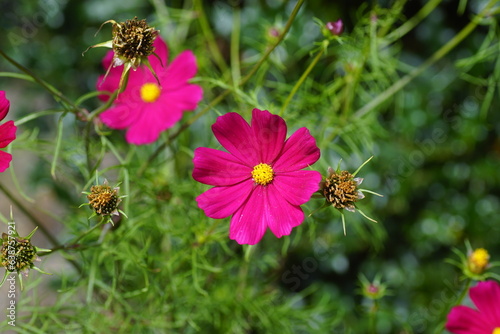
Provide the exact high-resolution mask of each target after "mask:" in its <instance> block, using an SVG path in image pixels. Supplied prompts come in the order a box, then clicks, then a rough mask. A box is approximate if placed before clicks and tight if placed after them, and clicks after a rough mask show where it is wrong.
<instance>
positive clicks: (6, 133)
mask: <svg viewBox="0 0 500 334" xmlns="http://www.w3.org/2000/svg"><path fill="white" fill-rule="evenodd" d="M16 130H17V127H16V126H15V125H14V121H8V122H5V123H4V124H2V125H0V148H4V147H6V146H7V145H9V144H10V143H11V142H12V141H13V140H14V139H16ZM11 161H12V155H10V154H9V153H7V152H3V151H0V173H2V172H4V171H5V170H6V169H7V168H9V165H10V162H11Z"/></svg>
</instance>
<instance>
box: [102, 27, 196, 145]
mask: <svg viewBox="0 0 500 334" xmlns="http://www.w3.org/2000/svg"><path fill="white" fill-rule="evenodd" d="M153 45H154V46H155V53H156V54H157V55H158V58H159V59H158V58H157V57H156V56H155V55H151V56H149V57H148V60H149V62H150V63H151V66H152V68H153V69H154V71H155V72H156V75H157V76H158V79H159V81H160V85H158V82H157V81H156V79H155V78H154V76H153V74H152V73H151V71H150V70H149V69H148V68H146V67H145V66H140V67H139V68H138V69H137V70H135V71H133V70H132V71H130V76H129V79H128V84H127V88H126V89H125V90H124V91H123V92H122V93H120V94H119V95H118V98H117V99H116V100H115V102H114V105H113V106H112V107H111V108H110V109H108V110H106V111H104V112H103V113H102V114H101V115H100V119H101V120H102V122H103V123H104V124H106V125H107V126H108V127H110V128H112V129H125V128H127V129H128V130H127V134H126V140H127V142H129V143H131V144H135V145H142V144H149V143H152V142H154V141H156V140H157V139H158V136H159V135H160V133H161V132H162V131H165V130H166V129H169V128H171V127H172V126H173V125H174V124H175V123H177V122H178V121H179V120H180V119H181V117H182V114H183V112H184V111H186V110H194V109H196V107H197V105H198V102H199V101H200V100H201V99H202V96H203V90H202V89H201V87H200V86H198V85H193V84H189V83H188V80H189V79H191V78H192V77H194V76H195V75H196V72H197V70H198V67H197V66H196V58H195V56H194V54H193V53H192V52H191V51H184V52H182V53H181V54H180V55H179V56H177V58H176V59H175V60H174V61H173V62H172V63H171V64H170V65H167V60H168V49H167V45H166V44H165V42H164V41H163V40H162V39H161V37H160V36H158V37H157V38H156V39H155V41H154V44H153ZM160 59H161V61H160ZM112 60H113V51H109V52H108V54H107V55H106V57H105V58H104V59H103V67H104V68H105V69H107V68H108V67H109V65H110V64H111V61H112ZM122 70H123V66H118V67H114V68H112V69H111V70H110V72H109V74H108V76H107V77H106V78H104V76H100V77H99V80H98V82H97V89H98V90H101V91H110V92H113V91H115V90H116V89H117V88H118V85H119V82H120V77H121V74H122ZM100 98H101V99H102V100H103V101H106V100H107V99H108V98H109V97H108V96H107V95H101V96H100Z"/></svg>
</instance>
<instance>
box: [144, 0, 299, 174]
mask: <svg viewBox="0 0 500 334" xmlns="http://www.w3.org/2000/svg"><path fill="white" fill-rule="evenodd" d="M196 1H198V0H196ZM304 1H305V0H299V1H298V2H297V4H296V5H295V8H294V9H293V11H292V13H291V14H290V18H289V19H288V21H287V24H286V26H285V28H284V29H283V32H282V33H281V35H280V36H279V37H278V39H277V40H276V42H275V43H274V44H273V45H272V46H271V47H270V48H269V49H268V50H267V51H266V53H265V54H264V55H263V56H262V57H261V58H260V60H259V61H258V62H257V63H256V64H255V65H254V66H253V67H252V69H251V70H250V72H249V73H248V74H247V75H246V76H245V77H244V78H243V79H242V80H241V81H240V82H239V84H238V86H243V85H244V84H246V83H247V82H248V81H249V80H250V79H251V78H252V76H253V75H254V74H255V72H257V70H258V69H259V68H260V67H261V66H262V64H263V63H264V62H265V61H266V60H267V58H268V57H269V55H270V54H271V52H273V50H274V49H275V48H276V47H277V46H278V45H279V44H280V43H281V41H283V38H285V36H286V34H287V33H288V31H289V30H290V27H291V26H292V23H293V21H294V20H295V17H296V16H297V13H298V12H299V9H300V7H301V6H302V4H303V3H304ZM230 93H231V89H226V90H225V91H223V92H222V93H221V94H219V96H217V97H216V98H215V99H213V100H212V102H210V103H209V104H208V105H207V106H206V107H205V108H203V109H202V110H201V111H200V112H199V113H198V114H196V115H194V116H193V117H191V118H190V119H189V120H187V121H186V123H184V124H183V125H182V126H181V127H180V128H179V130H177V131H176V132H175V133H173V134H172V135H170V136H169V137H168V139H167V141H166V142H164V143H163V144H162V145H160V146H158V148H157V149H156V150H155V151H154V152H153V154H152V155H151V156H150V157H149V159H148V160H147V161H146V162H144V164H143V165H142V166H141V167H140V168H139V171H138V176H139V177H140V176H141V175H142V174H143V173H144V171H145V170H146V168H147V167H148V166H149V164H150V163H151V162H152V161H153V160H155V159H156V157H158V155H159V154H160V153H161V152H162V151H163V150H164V149H165V148H166V147H167V146H168V145H169V144H170V142H172V140H174V139H175V138H176V137H177V136H179V135H180V134H181V133H182V132H183V131H184V130H185V129H187V128H188V127H189V126H190V125H191V124H193V123H194V122H196V121H197V120H198V119H199V118H200V117H201V116H203V115H204V114H205V113H206V112H208V111H209V110H210V109H211V108H213V107H214V106H216V105H217V104H219V102H221V101H222V100H224V98H225V97H226V96H228V95H229V94H230Z"/></svg>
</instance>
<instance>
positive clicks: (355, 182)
mask: <svg viewBox="0 0 500 334" xmlns="http://www.w3.org/2000/svg"><path fill="white" fill-rule="evenodd" d="M371 159H372V158H369V159H368V160H366V161H365V162H364V163H363V164H362V165H361V166H360V167H359V168H358V169H357V170H356V171H355V172H354V173H352V174H351V173H349V172H348V171H346V170H340V162H339V165H338V166H337V169H336V170H334V169H333V168H331V167H329V168H328V174H327V176H326V178H325V179H324V180H323V181H322V182H321V185H320V194H321V196H322V197H324V198H325V200H326V205H331V206H333V207H334V208H336V209H337V210H339V211H340V214H341V217H342V226H343V228H344V234H346V230H345V218H344V213H343V209H346V210H347V211H350V212H354V211H355V209H356V208H357V207H356V202H358V201H359V200H361V199H363V198H365V195H364V194H363V191H364V192H368V193H371V194H374V195H377V196H382V195H380V194H377V193H376V192H373V191H371V190H367V189H360V188H359V185H360V184H361V182H363V179H362V178H359V177H356V175H357V174H358V172H359V171H360V170H361V168H363V166H364V165H365V164H367V163H368V161H370V160H371ZM357 209H358V212H359V213H360V214H361V215H362V216H363V217H365V218H366V219H368V220H370V221H373V222H375V223H376V222H377V221H376V220H374V219H372V218H370V217H368V216H367V215H365V214H364V213H363V211H361V210H360V209H359V208H357Z"/></svg>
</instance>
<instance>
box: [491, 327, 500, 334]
mask: <svg viewBox="0 0 500 334" xmlns="http://www.w3.org/2000/svg"><path fill="white" fill-rule="evenodd" d="M491 334H500V327H497V328H495V329H494V330H493V332H491Z"/></svg>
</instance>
